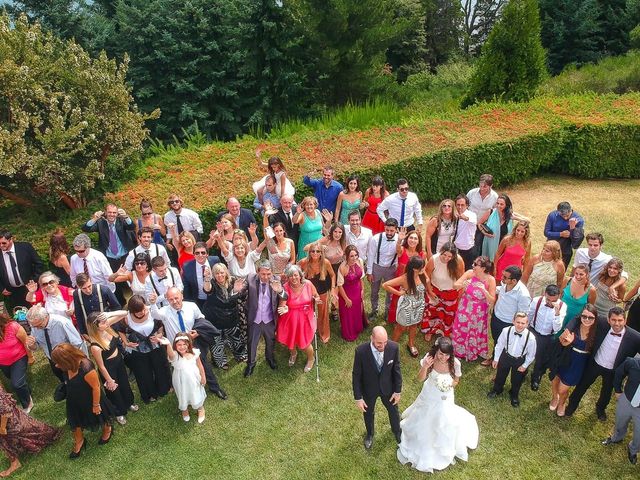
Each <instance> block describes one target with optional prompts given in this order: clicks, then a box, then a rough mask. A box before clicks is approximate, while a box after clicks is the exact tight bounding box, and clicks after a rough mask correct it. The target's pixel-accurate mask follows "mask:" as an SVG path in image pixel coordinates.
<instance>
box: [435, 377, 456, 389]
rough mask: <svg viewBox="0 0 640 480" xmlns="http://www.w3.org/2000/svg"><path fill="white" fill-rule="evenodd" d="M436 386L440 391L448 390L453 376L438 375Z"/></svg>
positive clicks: (451, 385) (451, 387)
mask: <svg viewBox="0 0 640 480" xmlns="http://www.w3.org/2000/svg"><path fill="white" fill-rule="evenodd" d="M436 388H437V389H438V390H440V391H441V392H448V391H450V390H451V389H453V378H451V375H438V378H437V379H436Z"/></svg>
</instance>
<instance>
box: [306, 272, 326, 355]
mask: <svg viewBox="0 0 640 480" xmlns="http://www.w3.org/2000/svg"><path fill="white" fill-rule="evenodd" d="M307 280H309V281H310V282H311V283H312V284H313V286H314V287H316V291H317V292H318V296H319V297H320V301H321V302H322V303H320V304H318V305H317V306H316V309H317V318H316V319H317V323H318V335H319V336H320V340H321V341H322V342H323V343H327V342H328V341H329V338H331V326H330V325H329V310H330V306H329V291H330V290H331V277H330V276H329V273H327V275H326V276H325V278H324V280H320V273H317V274H316V275H314V276H312V277H310V278H307Z"/></svg>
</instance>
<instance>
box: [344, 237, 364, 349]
mask: <svg viewBox="0 0 640 480" xmlns="http://www.w3.org/2000/svg"><path fill="white" fill-rule="evenodd" d="M344 254H345V257H346V260H345V261H344V262H342V265H340V268H339V269H338V291H339V292H340V293H339V298H340V300H339V302H338V309H339V311H340V329H341V333H342V338H344V339H345V340H346V341H347V342H353V341H354V340H356V339H357V338H358V335H360V332H362V330H364V327H366V326H367V317H366V316H365V314H364V303H363V301H362V298H363V295H364V293H363V292H364V284H363V283H362V274H363V273H364V267H363V265H362V260H360V258H359V255H358V249H357V248H356V246H355V245H348V246H347V248H346V249H345V252H344Z"/></svg>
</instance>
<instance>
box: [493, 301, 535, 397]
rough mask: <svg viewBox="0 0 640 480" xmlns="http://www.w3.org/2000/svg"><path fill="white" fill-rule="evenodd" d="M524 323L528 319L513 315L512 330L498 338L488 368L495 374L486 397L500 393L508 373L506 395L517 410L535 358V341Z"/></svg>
mask: <svg viewBox="0 0 640 480" xmlns="http://www.w3.org/2000/svg"><path fill="white" fill-rule="evenodd" d="M528 323H529V318H528V317H527V314H526V313H525V312H516V314H515V317H514V318H513V326H511V327H505V328H504V329H503V330H502V333H501V334H500V336H499V337H498V343H497V344H496V349H495V353H494V355H493V363H492V366H493V368H497V372H496V379H495V381H494V382H493V388H492V389H491V391H490V392H489V393H488V394H487V397H489V398H495V397H497V396H498V395H500V394H501V393H502V391H503V389H504V383H505V381H506V380H507V375H509V372H511V390H509V395H510V397H511V406H512V407H519V406H520V399H519V398H518V395H519V393H520V387H521V386H522V382H523V381H524V378H525V377H526V376H527V368H529V365H531V363H532V362H533V360H534V358H535V356H536V337H535V335H534V334H533V333H531V331H530V330H529V329H527V324H528Z"/></svg>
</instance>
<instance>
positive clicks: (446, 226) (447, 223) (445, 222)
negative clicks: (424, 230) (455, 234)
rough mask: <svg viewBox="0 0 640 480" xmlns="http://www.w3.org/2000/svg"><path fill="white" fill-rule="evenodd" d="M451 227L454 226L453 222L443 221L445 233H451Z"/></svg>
mask: <svg viewBox="0 0 640 480" xmlns="http://www.w3.org/2000/svg"><path fill="white" fill-rule="evenodd" d="M451 225H453V222H452V221H451V220H442V226H443V227H444V230H445V232H448V231H449V229H450V228H451Z"/></svg>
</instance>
